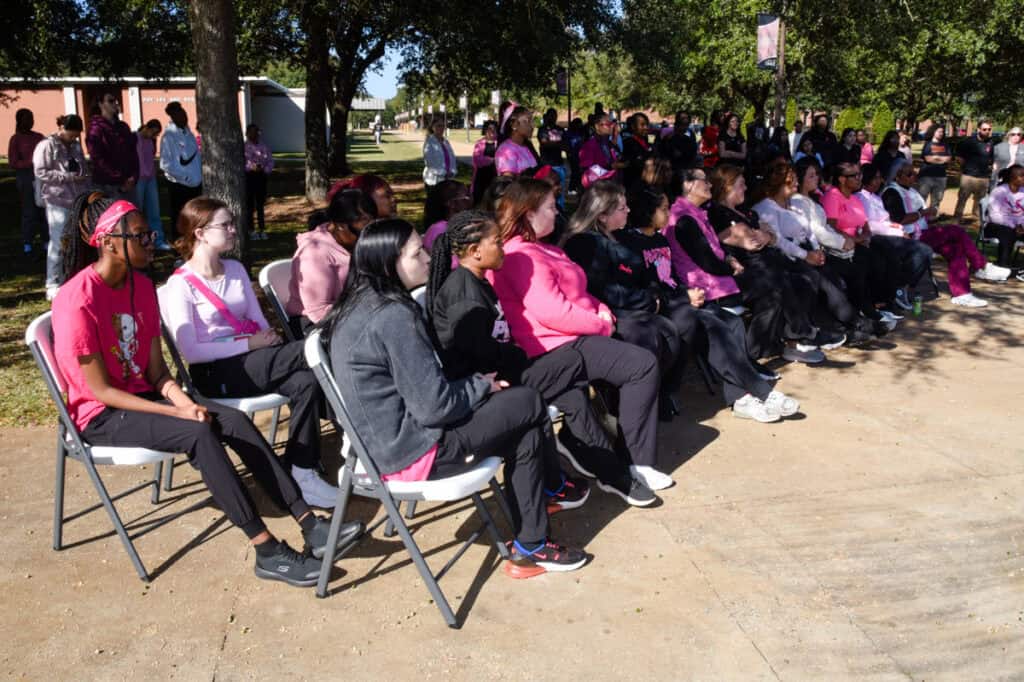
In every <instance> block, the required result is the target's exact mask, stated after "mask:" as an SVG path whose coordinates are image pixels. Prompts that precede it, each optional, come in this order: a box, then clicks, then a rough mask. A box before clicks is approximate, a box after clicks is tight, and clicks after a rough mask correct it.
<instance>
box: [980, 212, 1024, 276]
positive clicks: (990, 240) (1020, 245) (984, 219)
mask: <svg viewBox="0 0 1024 682" xmlns="http://www.w3.org/2000/svg"><path fill="white" fill-rule="evenodd" d="M991 202H992V197H990V196H988V195H985V196H984V197H982V199H981V222H979V223H978V236H977V238H976V239H975V240H974V243H975V245H977V247H978V248H979V249H981V252H982V253H983V254H984V253H985V246H986V245H987V246H992V247H995V248H999V239H998V238H996V237H986V236H985V227H986V226H987V225H988V207H989V204H990V203H991ZM1021 249H1024V241H1022V240H1020V239H1018V240H1017V241H1016V242H1015V243H1014V245H1013V255H1012V256H1011V257H1010V265H1011V266H1012V265H1013V264H1014V263H1016V262H1017V254H1019V253H1020V250H1021Z"/></svg>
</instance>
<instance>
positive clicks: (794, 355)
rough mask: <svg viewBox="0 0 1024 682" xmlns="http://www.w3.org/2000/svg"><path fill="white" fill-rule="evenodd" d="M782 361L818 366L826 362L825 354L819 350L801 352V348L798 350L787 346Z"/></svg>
mask: <svg viewBox="0 0 1024 682" xmlns="http://www.w3.org/2000/svg"><path fill="white" fill-rule="evenodd" d="M782 359H783V360H788V361H789V362H802V363H804V364H805V365H817V364H818V363H821V362H825V354H824V353H822V352H821V351H820V350H818V349H817V348H814V349H811V350H800V347H799V346H797V347H796V348H793V347H790V346H786V348H785V350H783V351H782Z"/></svg>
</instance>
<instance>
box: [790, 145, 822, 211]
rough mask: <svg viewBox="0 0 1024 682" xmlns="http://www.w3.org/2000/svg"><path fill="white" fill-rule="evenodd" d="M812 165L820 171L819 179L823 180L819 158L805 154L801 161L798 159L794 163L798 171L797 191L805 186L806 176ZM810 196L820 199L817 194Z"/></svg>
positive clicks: (794, 167) (794, 168) (816, 199)
mask: <svg viewBox="0 0 1024 682" xmlns="http://www.w3.org/2000/svg"><path fill="white" fill-rule="evenodd" d="M812 166H813V167H814V169H815V170H816V171H817V172H818V181H819V182H821V179H822V174H821V173H822V171H821V164H820V163H818V160H817V159H816V158H814V157H813V156H805V157H803V158H802V159H800V160H799V161H797V162H796V163H795V164H793V170H795V171H796V187H797V191H799V190H800V189H801V188H802V187H803V186H804V177H805V176H806V175H807V169H808V168H811V167H812ZM810 196H811V199H813V200H814V201H818V197H817V195H816V194H812V195H810Z"/></svg>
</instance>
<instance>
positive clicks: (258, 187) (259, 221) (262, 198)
mask: <svg viewBox="0 0 1024 682" xmlns="http://www.w3.org/2000/svg"><path fill="white" fill-rule="evenodd" d="M266 203H267V174H266V173H264V172H263V171H246V172H245V209H246V210H245V220H246V223H248V226H249V231H250V232H252V231H253V228H254V227H255V228H256V229H258V230H259V231H260V232H263V231H265V230H266V229H267V224H266V220H265V219H264V215H263V207H264V206H265V205H266ZM254 210H255V211H256V223H255V224H254V223H253V221H252V212H253V211H254Z"/></svg>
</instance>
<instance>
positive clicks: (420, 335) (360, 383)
mask: <svg viewBox="0 0 1024 682" xmlns="http://www.w3.org/2000/svg"><path fill="white" fill-rule="evenodd" d="M352 259H353V263H352V265H353V268H352V270H351V273H352V275H351V276H350V278H349V281H348V286H347V287H346V288H345V291H344V292H342V295H341V298H340V299H339V300H338V302H337V303H336V304H335V306H334V308H332V309H331V312H330V313H329V314H328V315H327V317H326V318H324V323H323V325H324V329H325V341H326V343H327V346H328V348H329V349H330V356H331V366H332V367H333V370H334V376H335V380H336V381H337V383H338V389H339V390H340V392H341V395H342V398H343V399H344V401H345V404H346V406H347V407H348V412H349V414H350V416H351V419H352V426H353V428H354V429H355V431H356V432H357V433H359V434H360V436H361V437H362V438H363V440H364V442H365V443H366V446H367V449H368V452H369V453H370V455H371V457H373V459H374V463H375V464H376V465H377V468H378V469H379V470H380V471H381V474H382V475H383V476H384V478H385V479H386V480H391V481H423V480H428V479H431V478H445V477H448V476H453V475H456V474H459V473H461V472H463V471H465V470H466V469H467V468H468V467H471V466H472V465H473V464H474V463H475V462H476V461H478V460H479V459H482V458H484V457H489V456H497V457H501V458H502V459H504V460H505V462H506V472H507V474H506V485H507V487H508V489H509V494H508V498H509V504H510V506H511V508H512V516H513V519H512V521H513V526H514V532H515V540H514V541H513V543H512V561H513V562H514V564H516V565H517V566H519V567H520V568H521V569H523V570H524V571H529V570H530V569H534V568H535V569H536V573H526V574H521V575H522V577H528V576H529V575H531V574H538V573H542V572H545V571H572V570H575V569H577V568H580V567H582V566H583V565H584V564H585V563H586V562H587V555H586V554H585V553H584V552H583V551H581V550H579V549H575V548H571V547H566V546H563V545H560V544H558V543H557V542H555V541H554V540H552V539H551V538H550V536H549V534H548V533H549V527H548V511H547V507H546V505H545V501H546V496H545V494H544V488H545V487H547V488H548V490H557V489H558V488H559V486H561V485H562V478H561V472H560V470H559V468H558V454H557V451H556V450H555V444H554V436H553V435H552V432H551V420H550V419H549V417H548V411H547V406H545V405H544V403H543V402H542V401H541V399H540V395H539V394H538V393H537V392H536V391H534V390H533V389H531V388H526V387H524V386H515V387H508V384H507V383H506V382H503V381H498V380H497V379H495V376H494V375H493V374H489V375H487V376H485V375H482V374H472V375H470V376H467V377H464V378H462V379H457V380H455V381H449V380H448V379H446V378H445V376H444V373H443V371H442V369H441V365H440V363H439V362H438V360H437V355H436V354H435V353H434V347H433V345H432V344H431V342H430V337H429V335H428V333H427V328H426V325H425V321H424V319H423V314H422V311H421V310H420V307H419V306H418V305H417V304H416V302H415V301H413V299H412V297H411V296H410V295H409V291H411V290H412V289H415V288H417V287H420V286H422V285H423V284H425V283H426V282H427V277H428V274H429V268H430V255H429V254H428V253H427V252H426V251H425V250H424V249H423V242H422V240H421V239H420V236H419V235H418V234H417V233H416V231H415V230H414V229H413V227H412V225H410V224H409V223H407V222H405V221H404V220H400V219H394V218H392V219H388V220H378V221H376V222H373V223H371V224H370V225H368V226H367V227H366V229H365V230H363V235H362V237H361V238H360V239H359V242H358V243H357V244H356V249H355V252H354V253H353V254H352ZM568 492H573V491H568Z"/></svg>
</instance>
